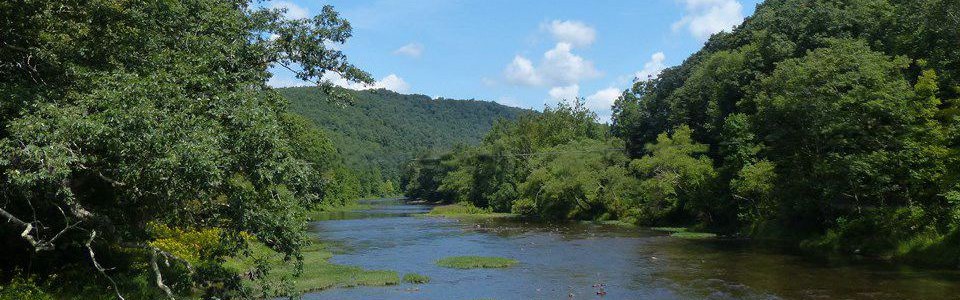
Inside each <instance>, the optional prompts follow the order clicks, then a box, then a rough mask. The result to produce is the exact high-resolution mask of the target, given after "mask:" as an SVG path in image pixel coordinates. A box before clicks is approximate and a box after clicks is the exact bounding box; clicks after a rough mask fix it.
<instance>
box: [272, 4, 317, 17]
mask: <svg viewBox="0 0 960 300" xmlns="http://www.w3.org/2000/svg"><path fill="white" fill-rule="evenodd" d="M269 7H270V9H282V10H286V12H285V13H284V16H286V17H287V18H289V19H306V18H309V17H310V11H309V10H307V9H306V8H303V7H300V6H299V5H296V4H294V3H293V2H289V1H273V2H270V6H269Z"/></svg>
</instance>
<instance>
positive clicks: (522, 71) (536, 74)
mask: <svg viewBox="0 0 960 300" xmlns="http://www.w3.org/2000/svg"><path fill="white" fill-rule="evenodd" d="M571 48H572V45H571V44H569V43H557V45H556V47H554V48H553V49H550V50H549V51H547V52H545V53H543V59H542V60H541V61H540V64H539V65H537V66H534V65H533V62H531V61H530V60H529V59H527V58H526V57H523V56H520V55H517V56H515V57H514V58H513V61H512V62H510V64H509V65H507V67H506V69H505V70H504V74H505V75H506V78H507V81H508V82H510V83H514V84H520V85H526V86H543V85H553V86H557V85H564V86H569V85H571V84H576V83H578V82H580V81H581V80H584V79H590V78H595V77H598V76H600V75H601V73H600V71H597V69H596V68H594V66H593V62H591V61H589V60H586V59H584V58H583V57H580V56H579V55H576V54H573V53H572V52H570V50H571Z"/></svg>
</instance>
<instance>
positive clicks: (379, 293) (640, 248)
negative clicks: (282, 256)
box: [305, 200, 960, 299]
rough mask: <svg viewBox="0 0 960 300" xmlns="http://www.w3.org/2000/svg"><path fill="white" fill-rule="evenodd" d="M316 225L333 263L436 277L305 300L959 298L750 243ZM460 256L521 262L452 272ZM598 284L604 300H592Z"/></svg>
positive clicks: (413, 221) (460, 227)
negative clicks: (445, 263)
mask: <svg viewBox="0 0 960 300" xmlns="http://www.w3.org/2000/svg"><path fill="white" fill-rule="evenodd" d="M374 203H375V206H374V207H373V208H372V209H368V210H364V211H359V212H349V213H339V214H336V215H331V218H330V219H329V220H324V221H319V222H315V223H313V224H312V227H313V228H312V229H313V230H314V231H315V232H316V234H317V235H318V236H319V237H320V239H322V240H324V241H326V242H328V243H331V244H333V245H336V248H335V249H337V253H338V254H337V255H335V256H334V257H333V258H332V259H331V260H332V261H333V262H335V263H340V264H349V265H357V266H362V267H364V268H368V269H385V270H395V271H398V272H400V274H401V275H402V274H405V273H419V274H423V275H427V276H430V278H431V281H430V283H428V284H421V285H414V284H405V283H404V284H401V285H397V286H386V287H357V288H339V289H331V290H327V291H322V292H318V293H314V294H309V295H306V296H305V299H567V298H571V297H572V298H573V299H960V272H958V271H954V270H925V269H917V268H910V267H906V266H900V265H895V264H890V263H882V262H863V261H860V262H851V261H836V260H823V259H815V258H810V257H808V256H802V255H798V254H796V253H794V252H793V251H791V249H787V248H783V247H776V246H771V245H759V244H757V243H755V242H748V241H729V240H727V241H724V240H708V241H697V240H684V239H678V238H672V237H669V236H667V234H665V233H661V232H656V231H651V230H648V229H642V228H633V229H630V228H623V227H618V226H612V225H593V224H579V223H573V224H559V225H558V224H553V225H550V224H541V223H534V222H524V221H515V220H462V221H458V220H454V219H446V218H434V217H422V216H416V214H419V213H423V212H426V211H429V209H430V206H426V205H405V204H403V203H401V202H399V201H396V200H395V201H377V202H374ZM457 255H483V256H501V257H509V258H513V259H516V260H519V261H520V263H519V264H518V265H516V266H514V267H512V268H508V269H477V270H456V269H447V268H442V267H439V266H437V265H436V264H435V262H436V261H437V260H438V259H440V258H443V257H447V256H457ZM598 284H603V285H604V291H606V292H607V294H606V295H605V296H602V297H601V296H599V295H597V291H598V289H597V288H596V287H595V286H596V285H598Z"/></svg>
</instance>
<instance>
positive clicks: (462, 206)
mask: <svg viewBox="0 0 960 300" xmlns="http://www.w3.org/2000/svg"><path fill="white" fill-rule="evenodd" d="M426 215H427V216H435V217H450V218H515V217H517V215H516V214H511V213H496V212H493V211H491V210H490V209H483V208H479V207H476V206H473V204H470V203H455V204H450V205H440V206H437V207H434V208H433V209H431V210H430V212H428V213H426Z"/></svg>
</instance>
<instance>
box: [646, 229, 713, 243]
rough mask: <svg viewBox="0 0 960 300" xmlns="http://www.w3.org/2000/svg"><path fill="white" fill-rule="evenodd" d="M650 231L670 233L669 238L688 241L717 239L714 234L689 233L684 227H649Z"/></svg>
mask: <svg viewBox="0 0 960 300" xmlns="http://www.w3.org/2000/svg"><path fill="white" fill-rule="evenodd" d="M650 229H652V230H656V231H663V232H670V236H672V237H676V238H681V239H689V240H704V239H712V238H715V237H717V235H716V234H714V233H709V232H695V231H690V229H688V228H685V227H651V228H650Z"/></svg>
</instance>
